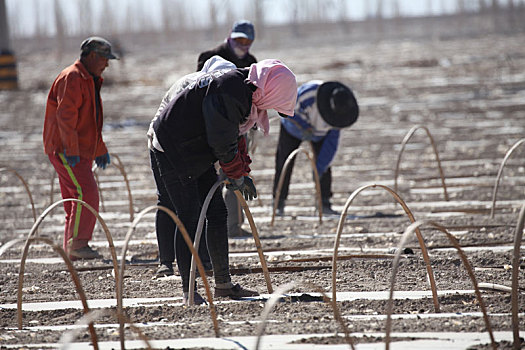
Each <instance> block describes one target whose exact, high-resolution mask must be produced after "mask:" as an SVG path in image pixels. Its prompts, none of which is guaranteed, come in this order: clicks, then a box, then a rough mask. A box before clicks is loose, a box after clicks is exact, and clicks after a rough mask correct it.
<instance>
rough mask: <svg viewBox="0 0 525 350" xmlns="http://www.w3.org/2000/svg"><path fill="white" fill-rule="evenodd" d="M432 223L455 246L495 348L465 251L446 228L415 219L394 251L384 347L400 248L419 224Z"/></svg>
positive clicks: (487, 318) (388, 336) (485, 311)
mask: <svg viewBox="0 0 525 350" xmlns="http://www.w3.org/2000/svg"><path fill="white" fill-rule="evenodd" d="M426 224H428V225H432V226H433V227H435V228H436V229H438V230H439V231H441V232H443V233H444V234H445V235H446V236H447V238H448V239H449V240H450V242H451V243H452V244H453V245H454V248H456V250H457V252H458V254H459V256H460V258H461V261H462V263H463V266H465V269H466V270H467V273H468V275H469V277H470V280H471V281H472V285H473V286H474V292H475V294H476V298H477V300H478V302H479V306H480V308H481V311H482V313H483V319H484V320H485V327H486V328H487V332H488V333H489V337H490V340H491V342H492V348H493V349H494V350H496V349H497V348H498V347H497V345H496V341H495V340H494V335H493V334H492V327H491V325H490V320H489V317H488V314H487V309H486V307H485V302H484V301H483V298H482V296H481V292H480V290H479V288H478V283H477V280H476V276H475V275H474V272H473V271H472V266H471V265H470V262H469V260H468V259H467V257H466V255H465V253H464V252H463V250H462V249H461V247H460V246H459V243H458V241H457V239H456V237H454V236H453V235H452V234H450V233H449V232H448V231H447V229H446V228H445V227H443V226H441V225H439V224H437V223H435V222H433V221H416V222H413V223H412V224H410V226H408V227H407V229H406V230H405V232H404V233H403V236H402V237H401V241H400V242H399V246H398V249H397V252H396V257H395V258H394V262H393V267H392V277H391V278H390V294H389V298H388V304H387V318H386V335H385V349H386V350H388V349H389V348H390V331H391V328H392V311H393V296H394V285H395V282H396V275H397V271H398V267H399V257H400V256H401V250H402V248H403V247H404V245H405V242H406V241H407V239H408V237H409V236H410V235H411V234H412V233H413V232H414V231H415V230H417V229H418V228H419V226H422V225H426Z"/></svg>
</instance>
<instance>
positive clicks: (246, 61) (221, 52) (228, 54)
mask: <svg viewBox="0 0 525 350" xmlns="http://www.w3.org/2000/svg"><path fill="white" fill-rule="evenodd" d="M215 55H218V56H221V57H222V58H224V59H225V60H228V61H230V62H231V63H233V64H234V65H235V67H237V68H245V67H249V66H251V65H252V63H257V60H256V59H255V57H254V56H253V55H251V54H250V53H248V54H247V55H246V56H245V57H243V58H239V57H237V55H235V53H234V52H233V51H232V50H231V49H230V46H229V45H228V43H227V42H226V41H225V42H223V43H222V44H221V45H219V46H217V47H216V48H214V49H211V50H208V51H204V52H202V53H201V54H200V55H199V59H198V60H197V71H200V70H201V69H202V67H203V66H204V63H205V62H206V61H207V60H208V59H210V58H211V57H212V56H215Z"/></svg>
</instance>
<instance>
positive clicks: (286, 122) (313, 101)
mask: <svg viewBox="0 0 525 350" xmlns="http://www.w3.org/2000/svg"><path fill="white" fill-rule="evenodd" d="M297 94H298V97H297V103H296V105H295V111H294V112H295V113H294V116H293V117H292V118H287V119H281V131H280V134H279V142H278V145H277V154H276V157H275V177H274V181H273V198H274V202H275V193H276V190H277V185H278V183H279V177H280V176H281V172H282V169H283V166H284V163H285V162H286V159H287V158H288V156H289V155H290V153H292V152H293V151H294V150H295V149H297V148H298V147H299V145H300V144H301V142H303V141H308V142H310V143H311V145H312V148H313V150H314V154H315V158H316V168H317V172H318V174H319V177H320V183H321V198H322V203H323V208H322V211H323V213H324V214H327V215H338V214H339V213H338V212H336V211H335V210H333V209H332V206H331V203H330V199H331V197H332V190H331V186H332V171H331V168H330V164H331V162H332V160H333V159H334V156H335V153H336V152H337V148H338V145H339V138H340V135H341V129H343V128H347V127H349V126H351V125H352V124H353V123H355V121H356V120H357V117H358V115H359V107H358V105H357V101H356V99H355V97H354V94H353V93H352V91H351V90H350V89H349V88H348V87H347V86H345V85H343V84H341V83H339V82H336V81H328V82H322V81H320V80H312V81H309V82H307V83H305V84H303V85H301V86H300V87H299V89H298V91H297ZM292 168H293V161H292V164H290V168H289V171H288V172H287V173H286V175H285V178H284V182H283V186H282V189H281V191H280V195H279V203H278V204H277V214H278V215H283V214H284V206H285V201H286V198H287V197H288V187H289V185H290V177H291V174H292Z"/></svg>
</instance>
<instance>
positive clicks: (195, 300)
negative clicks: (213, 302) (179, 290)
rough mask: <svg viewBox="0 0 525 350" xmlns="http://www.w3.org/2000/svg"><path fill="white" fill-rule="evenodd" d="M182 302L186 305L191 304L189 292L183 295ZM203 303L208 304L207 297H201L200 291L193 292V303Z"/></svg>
mask: <svg viewBox="0 0 525 350" xmlns="http://www.w3.org/2000/svg"><path fill="white" fill-rule="evenodd" d="M182 303H183V304H184V305H186V306H190V304H189V298H188V293H184V294H183V295H182ZM202 304H204V305H207V304H208V302H207V301H206V299H204V298H203V297H201V295H200V294H199V293H197V292H193V305H202Z"/></svg>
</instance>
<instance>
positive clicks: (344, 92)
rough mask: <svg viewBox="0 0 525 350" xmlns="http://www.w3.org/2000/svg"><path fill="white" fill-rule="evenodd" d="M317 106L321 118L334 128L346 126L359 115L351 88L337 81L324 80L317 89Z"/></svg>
mask: <svg viewBox="0 0 525 350" xmlns="http://www.w3.org/2000/svg"><path fill="white" fill-rule="evenodd" d="M317 108H318V109H319V113H320V114H321V117H322V118H323V120H324V121H325V122H326V123H327V124H328V125H330V126H332V127H334V128H346V127H349V126H350V125H352V124H354V123H355V121H356V120H357V117H358V116H359V106H358V105H357V101H356V99H355V96H354V94H353V93H352V90H350V88H348V87H347V86H345V85H343V84H341V83H339V82H337V81H328V82H324V83H323V84H321V85H320V86H319V88H318V89H317Z"/></svg>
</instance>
